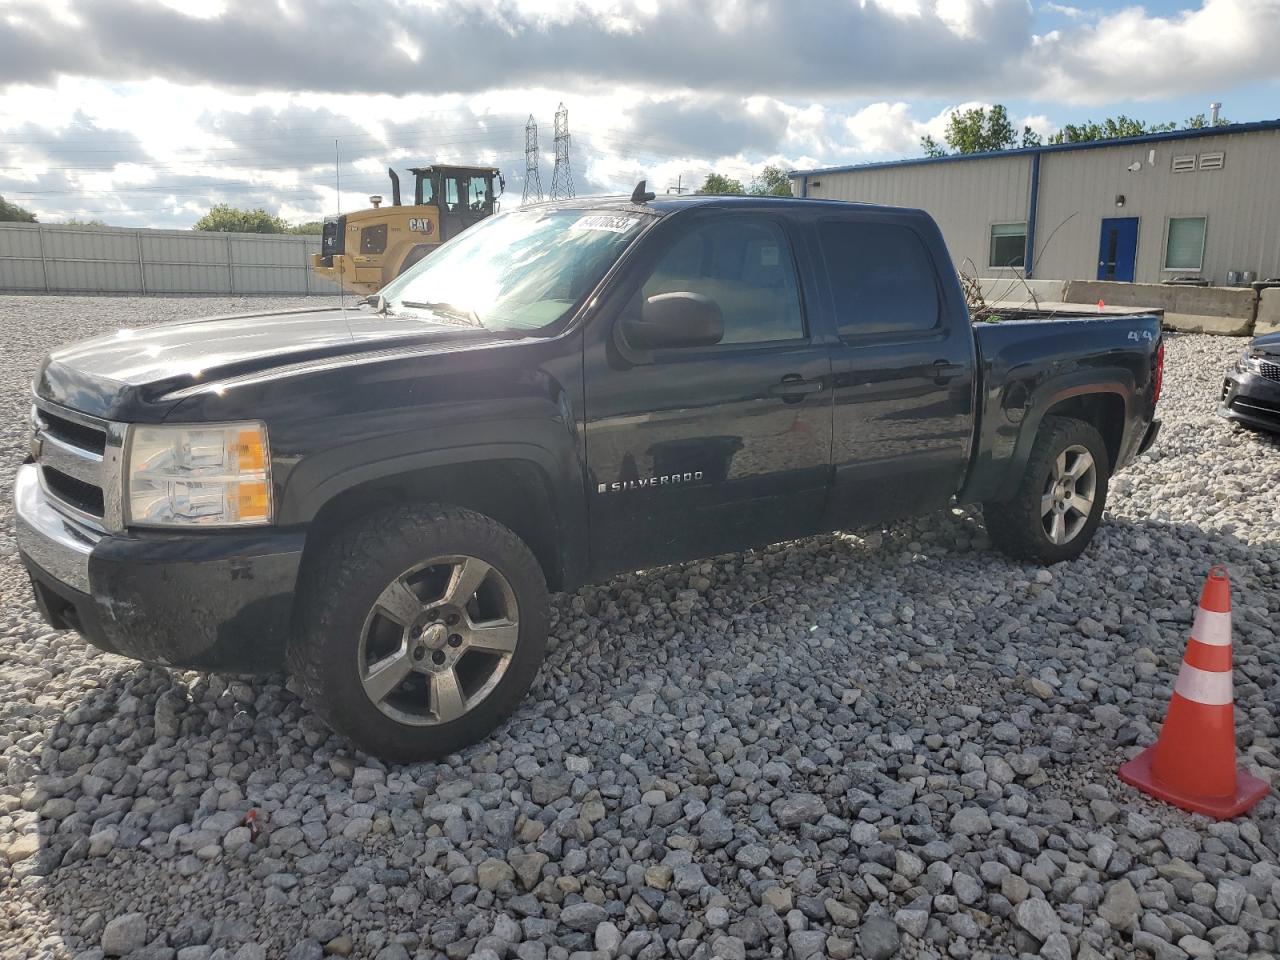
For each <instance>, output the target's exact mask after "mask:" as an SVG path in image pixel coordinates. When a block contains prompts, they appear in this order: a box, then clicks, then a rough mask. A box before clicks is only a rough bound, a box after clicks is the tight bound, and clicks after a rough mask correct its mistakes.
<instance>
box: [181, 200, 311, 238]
mask: <svg viewBox="0 0 1280 960" xmlns="http://www.w3.org/2000/svg"><path fill="white" fill-rule="evenodd" d="M192 229H193V230H211V231H214V232H217V233H284V232H285V231H287V230H288V229H289V225H288V224H287V223H285V222H284V220H282V219H280V218H279V217H277V216H273V215H272V214H269V213H267V211H265V210H263V209H262V208H261V207H258V208H257V209H255V210H241V209H238V208H237V207H233V206H231V205H230V204H226V203H218V204H214V206H212V207H210V208H209V212H208V213H206V214H205V215H204V216H203V217H201V218H200V219H199V220H197V221H196V222H195V225H194V226H193V227H192Z"/></svg>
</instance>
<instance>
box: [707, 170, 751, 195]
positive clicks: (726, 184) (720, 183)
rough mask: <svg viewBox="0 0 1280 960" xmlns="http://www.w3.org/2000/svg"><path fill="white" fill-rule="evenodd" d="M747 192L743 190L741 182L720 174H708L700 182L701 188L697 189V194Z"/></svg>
mask: <svg viewBox="0 0 1280 960" xmlns="http://www.w3.org/2000/svg"><path fill="white" fill-rule="evenodd" d="M746 192H747V191H746V190H745V189H743V186H742V181H741V180H731V179H730V178H729V177H726V176H724V175H723V174H720V173H709V174H707V179H706V180H703V181H702V186H701V187H699V188H698V193H732V194H741V193H746Z"/></svg>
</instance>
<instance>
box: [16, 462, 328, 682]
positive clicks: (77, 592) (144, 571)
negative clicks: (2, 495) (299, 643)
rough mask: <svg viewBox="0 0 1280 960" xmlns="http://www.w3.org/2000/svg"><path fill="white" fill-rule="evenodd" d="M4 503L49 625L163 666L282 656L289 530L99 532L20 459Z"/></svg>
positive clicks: (291, 555) (298, 537) (293, 536)
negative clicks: (59, 503)
mask: <svg viewBox="0 0 1280 960" xmlns="http://www.w3.org/2000/svg"><path fill="white" fill-rule="evenodd" d="M14 507H15V511H14V512H15V520H16V530H17V537H18V550H19V553H20V554H21V556H22V561H23V563H24V564H25V565H26V568H27V572H28V573H29V574H30V575H31V582H32V587H33V589H34V591H35V595H36V603H37V604H38V605H39V607H40V612H41V614H42V615H43V616H44V617H45V619H46V620H48V621H49V623H50V625H51V626H53V627H55V628H57V629H63V630H65V629H72V630H76V631H78V632H79V633H80V634H81V635H82V636H83V637H84V638H85V639H87V640H88V641H89V642H90V643H92V644H93V645H94V646H96V647H99V648H100V649H102V650H106V651H107V652H109V653H117V654H120V655H122V656H126V657H131V658H133V659H135V660H143V661H145V662H148V663H157V664H162V665H164V666H169V667H179V668H190V669H206V670H226V671H230V672H236V673H264V672H270V671H273V670H277V669H279V668H280V667H281V665H282V664H283V662H284V648H285V643H286V641H287V638H288V635H289V629H290V625H291V619H292V609H293V592H294V587H295V585H296V583H297V579H298V568H299V565H300V563H301V560H302V548H303V541H304V535H303V534H302V533H301V532H292V531H281V530H275V529H265V530H262V531H258V532H254V533H248V532H245V531H227V532H223V531H200V532H197V533H190V534H188V533H173V532H169V531H165V532H157V533H135V532H128V533H123V534H103V533H100V532H98V531H95V530H92V529H90V528H88V527H85V526H83V525H81V524H79V523H77V522H76V521H74V520H71V519H69V518H68V517H67V516H66V515H65V514H63V513H62V512H61V511H59V510H58V509H56V508H55V507H54V505H53V504H52V502H51V501H50V500H49V499H48V497H47V496H46V495H45V493H44V491H43V490H42V489H41V487H40V482H39V478H38V476H37V471H36V467H35V466H33V465H31V464H27V465H25V466H23V467H21V468H20V469H19V470H18V477H17V481H16V482H15V484H14Z"/></svg>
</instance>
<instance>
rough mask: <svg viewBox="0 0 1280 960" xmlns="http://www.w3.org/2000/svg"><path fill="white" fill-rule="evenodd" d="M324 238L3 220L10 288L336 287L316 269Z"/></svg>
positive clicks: (1, 269) (1, 244)
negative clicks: (314, 261)
mask: <svg viewBox="0 0 1280 960" xmlns="http://www.w3.org/2000/svg"><path fill="white" fill-rule="evenodd" d="M319 252H320V238H319V237H312V236H289V235H285V236H281V235H278V234H259V233H205V232H201V231H195V230H143V229H136V230H135V229H130V228H127V227H79V226H51V225H46V224H35V223H0V291H3V292H6V293H136V294H159V295H168V294H201V293H203V294H224V295H225V294H233V295H235V294H248V293H276V294H308V293H337V292H338V286H337V284H335V283H331V282H330V281H328V280H326V279H324V278H323V277H319V276H317V275H316V274H315V273H313V272H312V270H311V254H313V253H319Z"/></svg>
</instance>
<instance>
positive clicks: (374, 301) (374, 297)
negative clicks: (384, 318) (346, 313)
mask: <svg viewBox="0 0 1280 960" xmlns="http://www.w3.org/2000/svg"><path fill="white" fill-rule="evenodd" d="M356 306H357V307H373V312H374V313H387V312H388V310H387V300H386V298H385V297H384V296H383V295H382V294H380V293H371V294H369V295H368V296H367V297H361V298H360V299H359V300H357V301H356Z"/></svg>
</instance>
